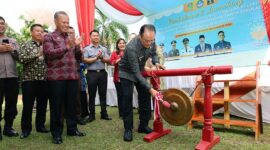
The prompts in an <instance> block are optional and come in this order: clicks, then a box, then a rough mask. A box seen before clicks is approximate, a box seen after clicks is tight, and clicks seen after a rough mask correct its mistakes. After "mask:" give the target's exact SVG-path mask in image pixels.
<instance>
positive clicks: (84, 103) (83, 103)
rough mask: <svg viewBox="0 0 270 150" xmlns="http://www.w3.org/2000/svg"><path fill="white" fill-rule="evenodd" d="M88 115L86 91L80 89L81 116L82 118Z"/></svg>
mask: <svg viewBox="0 0 270 150" xmlns="http://www.w3.org/2000/svg"><path fill="white" fill-rule="evenodd" d="M88 115H89V111H88V100H87V95H86V91H81V117H82V118H84V117H86V116H88Z"/></svg>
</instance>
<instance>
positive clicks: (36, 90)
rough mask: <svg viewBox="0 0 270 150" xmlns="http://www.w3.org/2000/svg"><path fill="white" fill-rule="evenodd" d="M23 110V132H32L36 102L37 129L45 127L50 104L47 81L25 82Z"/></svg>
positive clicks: (23, 84)
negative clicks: (48, 104)
mask: <svg viewBox="0 0 270 150" xmlns="http://www.w3.org/2000/svg"><path fill="white" fill-rule="evenodd" d="M22 94H23V96H22V100H23V110H22V119H21V128H22V131H23V132H26V131H27V132H30V131H32V110H33V105H34V102H35V100H36V104H37V106H36V110H37V111H36V121H35V125H36V129H39V128H41V127H44V124H45V121H46V109H47V103H48V88H47V82H46V81H25V82H23V83H22Z"/></svg>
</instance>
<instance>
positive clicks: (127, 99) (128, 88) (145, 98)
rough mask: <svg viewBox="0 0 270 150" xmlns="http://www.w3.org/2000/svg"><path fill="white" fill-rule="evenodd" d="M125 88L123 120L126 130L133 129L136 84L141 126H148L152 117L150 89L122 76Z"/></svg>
mask: <svg viewBox="0 0 270 150" xmlns="http://www.w3.org/2000/svg"><path fill="white" fill-rule="evenodd" d="M120 80H121V86H122V89H125V90H123V108H124V109H123V121H124V128H125V129H126V130H131V129H133V107H132V98H133V90H134V85H135V86H136V89H137V91H138V102H139V119H140V125H139V126H141V127H146V126H148V122H149V120H150V118H151V96H150V93H149V91H148V90H147V89H146V88H145V87H144V86H142V85H140V84H138V83H134V82H133V81H130V80H127V79H123V78H120Z"/></svg>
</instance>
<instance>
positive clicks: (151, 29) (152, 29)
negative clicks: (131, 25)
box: [139, 24, 156, 36]
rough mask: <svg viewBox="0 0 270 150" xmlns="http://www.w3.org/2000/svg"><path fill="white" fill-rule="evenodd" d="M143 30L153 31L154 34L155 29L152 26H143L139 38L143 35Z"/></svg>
mask: <svg viewBox="0 0 270 150" xmlns="http://www.w3.org/2000/svg"><path fill="white" fill-rule="evenodd" d="M145 29H147V30H149V31H154V32H155V33H156V28H155V26H154V25H152V24H144V25H143V26H142V27H141V28H140V32H139V34H140V36H142V35H143V33H144V32H145Z"/></svg>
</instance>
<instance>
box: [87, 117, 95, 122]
mask: <svg viewBox="0 0 270 150" xmlns="http://www.w3.org/2000/svg"><path fill="white" fill-rule="evenodd" d="M95 119H96V117H94V116H89V118H87V119H86V122H87V123H90V122H92V121H94V120H95Z"/></svg>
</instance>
